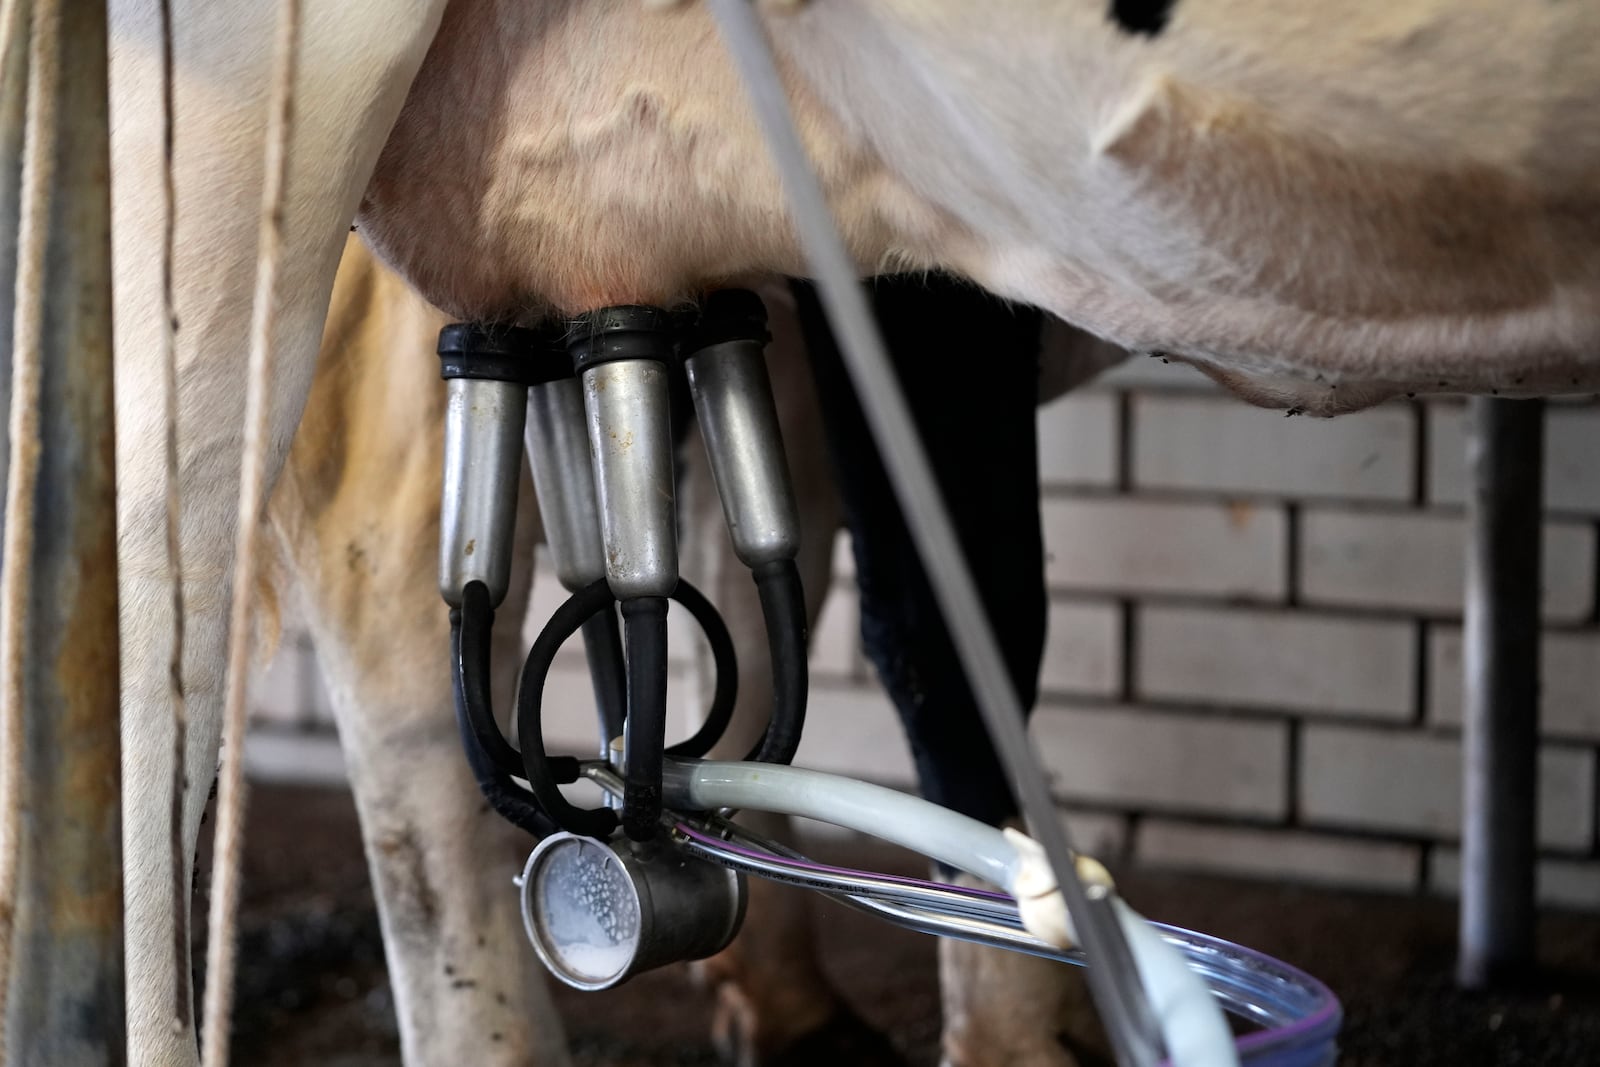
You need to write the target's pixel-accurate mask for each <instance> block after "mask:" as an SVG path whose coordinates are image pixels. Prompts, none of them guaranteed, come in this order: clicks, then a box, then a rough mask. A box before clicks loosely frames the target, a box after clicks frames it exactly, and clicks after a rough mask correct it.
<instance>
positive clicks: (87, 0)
mask: <svg viewBox="0 0 1600 1067" xmlns="http://www.w3.org/2000/svg"><path fill="white" fill-rule="evenodd" d="M59 6H60V23H59V28H58V30H57V32H56V34H55V40H56V53H55V59H56V64H55V66H56V74H57V77H56V78H55V79H53V84H51V83H49V82H44V83H42V84H41V83H40V82H39V81H36V82H35V85H36V86H37V87H38V88H39V89H40V90H42V91H43V92H45V93H49V94H52V95H53V97H54V99H55V101H56V104H55V108H54V116H53V117H54V123H53V127H52V130H51V134H50V135H49V136H44V135H43V131H41V137H40V141H42V142H43V143H46V144H53V149H54V179H53V184H52V186H51V195H50V197H49V202H48V236H47V246H46V250H45V258H44V268H45V269H44V274H43V286H42V289H43V304H44V306H43V309H42V311H43V317H42V322H43V330H42V333H41V335H40V337H41V339H40V350H39V358H40V364H41V380H40V398H39V422H40V433H39V445H40V454H39V468H38V482H37V490H36V492H35V494H34V497H33V501H32V504H33V506H32V509H31V510H32V513H33V515H32V518H33V521H34V524H35V526H34V536H33V544H32V549H31V552H29V553H28V554H27V555H26V556H25V557H18V558H15V559H8V560H6V561H5V564H6V567H7V569H8V570H9V571H12V572H13V573H9V574H8V575H7V581H8V583H9V582H25V583H26V588H27V596H28V603H27V610H26V619H25V621H24V624H23V628H24V637H23V640H24V642H25V645H24V662H23V665H22V673H21V679H22V685H23V693H24V699H23V703H22V706H21V708H20V709H11V710H12V711H13V712H18V711H20V713H21V715H22V716H23V722H22V729H23V746H22V748H23V750H22V760H23V775H22V779H23V780H22V782H21V787H22V803H23V811H24V813H25V816H24V819H23V823H22V835H21V839H20V853H19V880H18V889H17V899H16V901H15V908H16V911H15V924H16V926H15V941H14V948H13V956H12V960H11V976H10V978H11V981H10V997H9V1001H8V1003H7V1004H6V1005H5V1011H6V1018H7V1042H6V1049H5V1052H6V1058H7V1059H8V1061H9V1062H11V1063H15V1064H51V1065H56V1064H60V1065H72V1067H77V1065H89V1064H95V1065H98V1064H108V1065H109V1064H121V1063H123V1062H125V1059H126V1041H125V1037H124V1018H123V1011H124V1008H123V955H122V952H123V948H122V946H123V937H122V836H121V813H120V794H121V770H120V752H119V747H118V703H119V692H118V671H117V662H118V644H117V542H116V513H115V492H116V486H115V456H114V450H113V416H112V381H111V374H112V362H111V275H110V262H111V221H110V214H111V212H110V182H109V177H110V158H109V156H110V153H109V128H108V121H107V77H106V63H107V56H106V5H105V3H104V0H62V2H61V3H60V5H59ZM9 355H10V345H8V346H7V356H8V357H9Z"/></svg>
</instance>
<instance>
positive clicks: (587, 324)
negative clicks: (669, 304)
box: [566, 304, 677, 374]
mask: <svg viewBox="0 0 1600 1067" xmlns="http://www.w3.org/2000/svg"><path fill="white" fill-rule="evenodd" d="M676 335H677V330H676V327H675V322H674V316H673V315H672V313H671V312H669V311H666V310H665V309H663V308H658V307H648V306H646V305H644V304H619V305H618V306H616V307H608V308H600V309H599V310H597V311H590V312H588V313H586V314H583V315H579V316H578V317H577V318H575V319H573V320H572V321H571V322H570V323H569V324H568V325H567V333H566V348H567V355H568V357H569V358H570V359H571V361H572V370H573V371H574V372H575V373H577V374H582V373H583V372H584V371H585V370H587V369H588V368H590V367H597V366H599V365H600V364H602V363H610V362H613V361H614V360H620V359H653V360H656V361H657V362H660V363H668V362H671V360H672V356H673V349H674V340H675V338H676Z"/></svg>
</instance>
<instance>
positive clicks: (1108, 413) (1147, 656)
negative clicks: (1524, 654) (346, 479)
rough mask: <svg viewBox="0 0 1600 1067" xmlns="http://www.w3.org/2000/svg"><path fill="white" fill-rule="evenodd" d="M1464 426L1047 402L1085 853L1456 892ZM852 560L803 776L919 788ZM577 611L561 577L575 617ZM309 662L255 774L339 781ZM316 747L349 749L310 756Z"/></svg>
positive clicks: (1570, 491) (1592, 506) (1544, 866)
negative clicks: (870, 654) (865, 645)
mask: <svg viewBox="0 0 1600 1067" xmlns="http://www.w3.org/2000/svg"><path fill="white" fill-rule="evenodd" d="M1549 411H1550V413H1549V427H1548V434H1547V438H1548V457H1547V466H1548V474H1547V480H1546V495H1547V500H1548V505H1549V510H1550V515H1549V516H1548V518H1547V524H1546V532H1545V565H1544V611H1545V618H1546V623H1547V625H1548V626H1549V627H1550V628H1549V629H1548V630H1547V632H1546V638H1545V645H1544V652H1543V664H1544V679H1543V688H1542V694H1541V701H1540V715H1541V725H1542V732H1543V735H1544V737H1545V738H1546V744H1545V747H1544V749H1543V751H1542V753H1541V758H1540V771H1541V781H1540V807H1539V840H1540V843H1541V846H1542V848H1543V850H1544V852H1543V855H1542V856H1541V859H1540V867H1539V886H1540V895H1541V899H1543V900H1544V901H1546V902H1547V903H1549V904H1551V905H1556V906H1562V907H1580V908H1588V909H1600V849H1597V847H1596V842H1597V826H1596V821H1597V812H1596V781H1597V768H1596V763H1597V760H1596V750H1597V748H1600V621H1597V618H1596V615H1597V613H1596V604H1595V589H1596V585H1597V576H1596V554H1597V551H1600V548H1597V544H1596V526H1597V524H1600V464H1596V463H1595V462H1594V456H1595V455H1596V452H1597V445H1600V406H1595V405H1594V404H1557V405H1552V406H1551V407H1550V409H1549ZM1461 412H1462V408H1461V405H1460V404H1459V403H1454V402H1450V401H1438V402H1433V401H1430V402H1428V403H1426V404H1424V403H1420V402H1419V403H1415V404H1405V403H1402V404H1393V405H1387V406H1385V407H1382V408H1380V409H1377V410H1375V411H1372V412H1368V413H1366V414H1363V415H1358V416H1352V417H1347V418H1341V419H1336V420H1332V421H1322V420H1312V419H1303V418H1300V419H1286V418H1283V417H1282V416H1281V415H1279V414H1276V413H1272V412H1262V411H1258V410H1255V409H1252V408H1250V407H1248V406H1246V405H1243V404H1240V403H1238V402H1236V401H1233V400H1231V399H1228V398H1225V397H1223V396H1222V394H1221V393H1220V392H1219V391H1218V390H1217V389H1216V388H1215V387H1214V386H1212V385H1211V384H1210V383H1209V382H1208V381H1207V380H1206V379H1204V378H1203V377H1201V376H1200V375H1198V374H1197V373H1196V372H1194V371H1193V370H1191V369H1189V368H1186V367H1182V366H1180V365H1177V364H1172V365H1168V364H1163V363H1161V362H1160V361H1159V360H1153V359H1135V360H1131V361H1129V362H1128V363H1125V364H1124V365H1122V366H1121V367H1119V368H1117V369H1116V370H1113V371H1111V372H1110V373H1108V374H1106V375H1103V376H1102V377H1101V378H1100V379H1098V380H1097V381H1096V382H1095V383H1093V384H1092V385H1090V386H1089V387H1087V388H1086V389H1084V390H1082V391H1080V392H1078V393H1076V394H1073V395H1070V396H1068V397H1066V398H1064V399H1062V400H1060V401H1057V402H1056V403H1053V404H1051V405H1050V406H1048V407H1046V408H1044V409H1042V410H1041V411H1040V413H1039V434H1040V441H1041V461H1040V469H1041V471H1042V477H1043V479H1044V482H1045V500H1044V504H1043V516H1042V517H1043V524H1044V530H1045V540H1046V546H1047V552H1048V554H1049V560H1048V564H1047V568H1046V578H1047V582H1048V584H1049V587H1050V591H1051V602H1050V632H1049V639H1048V646H1047V649H1046V653H1045V657H1044V665H1043V670H1042V675H1041V688H1042V692H1043V693H1044V697H1043V699H1042V702H1041V707H1040V708H1039V710H1038V711H1037V713H1036V715H1035V721H1034V726H1033V737H1034V739H1035V741H1036V744H1037V746H1038V750H1039V752H1040V754H1041V756H1042V757H1043V759H1044V760H1045V762H1046V763H1047V765H1048V766H1049V768H1050V771H1051V776H1052V782H1053V785H1054V788H1055V790H1056V793H1057V795H1058V797H1059V798H1060V799H1061V801H1062V803H1063V804H1064V808H1063V811H1064V816H1063V817H1064V818H1066V819H1067V820H1068V822H1069V824H1070V825H1071V826H1072V828H1073V830H1074V833H1075V835H1076V837H1077V839H1078V840H1079V842H1080V844H1081V845H1083V846H1084V847H1088V848H1090V849H1092V850H1094V851H1097V852H1099V853H1101V854H1103V855H1106V856H1109V857H1117V856H1122V857H1125V858H1129V859H1131V860H1133V861H1135V862H1139V863H1144V864H1149V865H1153V866H1165V867H1173V868H1182V869H1188V870H1199V871H1206V872H1214V873H1234V874H1243V875H1246V876H1251V877H1261V878H1271V879H1288V880H1298V881H1307V882H1316V883H1320V884H1330V885H1347V886H1353V887H1358V888H1362V889H1380V890H1394V891H1402V892H1424V891H1428V892H1452V891H1453V890H1454V886H1455V885H1456V884H1457V882H1458V880H1459V871H1458V867H1459V858H1458V856H1457V854H1456V851H1455V844H1454V842H1455V839H1456V837H1457V835H1458V833H1459V824H1460V815H1459V811H1460V797H1459V792H1460V787H1459V781H1460V771H1459V756H1460V741H1459V734H1458V731H1459V720H1460V704H1461V696H1460V694H1461V683H1460V655H1461V653H1460V628H1459V625H1458V622H1457V620H1458V618H1459V613H1460V603H1461V588H1462V577H1461V576H1462V568H1463V562H1462V560H1463V552H1462V544H1463V540H1462V539H1463V537H1464V534H1465V531H1464V528H1463V522H1464V520H1463V517H1462V508H1461V503H1462V500H1463V494H1464V491H1465V488H1464V487H1465V481H1464V464H1463V462H1462V454H1463V450H1464V444H1463V442H1462V440H1461V430H1462V418H1461ZM1419 446H1420V447H1422V448H1423V449H1424V450H1425V452H1424V454H1420V455H1419V454H1418V448H1419ZM1124 447H1127V448H1128V450H1129V451H1128V454H1126V455H1123V454H1121V452H1120V450H1121V449H1122V448H1124ZM834 561H835V576H834V581H835V588H834V596H833V600H832V601H831V602H830V604H829V606H828V608H827V610H826V611H825V613H824V615H823V617H822V619H821V620H820V622H819V624H818V626H817V628H816V633H815V635H814V647H813V672H814V673H813V678H814V681H813V686H812V703H811V710H810V727H809V729H808V731H807V735H806V739H805V742H804V744H803V745H802V748H801V757H800V758H801V761H802V762H805V763H808V764H810V765H813V766H818V767H823V768H826V769H829V770H835V771H838V772H840V773H846V774H852V775H859V776H862V777H866V778H870V779H873V780H876V781H881V782H885V783H888V784H892V785H895V786H897V787H909V786H910V785H911V783H912V780H913V772H912V765H911V761H910V758H909V756H908V754H907V751H906V746H905V742H904V739H903V737H902V736H901V732H900V728H899V723H898V721H897V719H896V717H895V715H894V713H893V710H892V708H891V707H890V706H889V703H888V701H887V699H886V698H885V697H884V696H883V694H882V692H881V690H880V689H879V688H878V686H877V682H876V679H875V678H874V676H873V672H872V671H871V669H870V668H869V667H868V666H867V664H866V663H865V662H864V661H863V659H862V657H861V652H860V647H859V644H860V640H859V634H858V625H857V622H858V621H857V618H856V611H857V607H856V603H855V599H854V594H853V585H852V578H853V561H852V559H851V553H850V546H849V542H848V539H847V538H845V537H844V536H843V535H841V536H840V538H839V540H838V542H837V544H836V546H835V553H834ZM557 596H558V592H557V590H555V588H554V583H549V582H545V583H541V586H540V590H539V593H538V597H539V603H540V605H541V606H542V607H543V608H544V610H545V613H546V614H547V613H548V611H549V610H550V609H552V608H553V606H554V603H555V601H556V598H557ZM442 610H443V609H442V607H441V611H442ZM673 636H674V647H675V655H674V657H673V663H674V667H673V670H674V673H673V680H672V684H673V691H674V697H673V700H674V707H675V709H676V711H675V715H676V716H677V717H678V718H677V720H676V721H678V722H679V724H680V726H685V727H686V725H687V722H688V719H689V717H690V716H691V714H692V713H693V709H696V708H698V707H699V706H700V702H701V700H702V699H703V694H702V693H701V691H700V689H699V687H698V681H697V679H695V678H694V676H693V674H692V672H691V671H690V669H689V668H690V664H689V662H688V657H687V655H686V649H687V648H688V640H689V639H688V638H686V637H685V636H683V630H682V628H680V627H678V626H676V625H675V626H674V629H673ZM530 639H531V635H530ZM284 649H285V650H284V653H283V655H282V656H280V658H279V660H278V662H277V663H275V665H274V666H273V668H272V670H271V672H270V673H269V674H268V675H266V676H265V677H263V678H262V679H261V681H260V683H259V684H258V686H257V688H256V690H255V695H256V703H257V709H258V713H259V714H258V722H259V728H260V730H261V731H262V736H261V738H260V739H259V740H258V741H257V742H255V743H253V744H252V748H251V756H252V762H251V767H252V770H253V772H254V773H258V774H261V775H265V776H278V777H282V776H289V777H295V776H299V777H305V776H307V775H310V776H312V777H319V778H327V777H329V776H333V775H336V774H337V773H338V759H337V753H336V751H335V750H334V749H333V748H332V747H331V744H330V742H328V741H327V740H326V738H327V735H328V724H329V722H330V715H329V712H328V706H327V698H326V696H325V695H324V694H323V693H322V691H321V689H320V686H318V684H317V679H316V675H315V670H316V668H315V663H314V659H313V658H312V656H311V653H310V651H309V648H308V646H307V645H306V643H305V641H304V640H303V638H298V637H295V636H294V635H292V634H291V635H290V636H289V637H288V638H286V640H285V645H284ZM551 685H552V687H553V689H552V691H553V692H555V693H557V694H558V695H559V697H560V699H559V700H556V701H553V702H552V705H551V706H552V711H551V713H550V719H551V723H550V731H549V732H550V737H551V740H552V745H553V746H559V747H562V748H565V749H567V750H570V751H581V750H586V749H587V747H588V745H589V744H590V741H589V738H590V737H591V736H592V732H593V727H592V725H591V723H592V715H593V711H592V698H591V697H590V696H589V693H588V679H587V675H586V673H585V671H584V669H583V666H582V659H581V655H580V654H577V653H576V652H574V653H571V654H568V655H565V656H563V657H562V659H561V661H560V663H559V665H558V668H557V670H556V671H555V672H553V674H552V679H551ZM308 729H311V730H320V731H321V733H320V734H318V735H317V736H318V737H320V738H322V740H320V741H319V742H317V743H316V744H313V745H311V746H310V747H309V748H307V749H306V750H305V751H304V752H302V751H301V747H298V746H305V745H306V742H305V741H304V738H305V737H306V736H307V735H306V733H305V731H306V730H308Z"/></svg>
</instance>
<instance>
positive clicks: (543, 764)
mask: <svg viewBox="0 0 1600 1067" xmlns="http://www.w3.org/2000/svg"><path fill="white" fill-rule="evenodd" d="M611 604H612V596H611V589H610V587H609V586H607V585H606V582H605V579H603V578H602V579H600V580H599V581H597V582H593V583H591V584H589V585H587V586H584V587H583V588H582V589H580V590H578V591H577V592H576V593H573V594H572V595H571V596H570V597H568V598H567V600H566V602H565V603H563V604H562V605H561V606H560V607H559V608H557V609H556V611H555V614H554V615H552V616H551V617H550V621H549V622H548V623H546V624H545V627H544V629H543V630H541V631H540V632H539V637H538V639H537V640H536V641H534V643H533V648H531V649H529V650H528V658H527V661H526V662H525V663H524V664H523V665H522V682H521V685H519V686H518V689H517V737H518V739H519V740H520V741H521V742H522V766H523V770H524V772H525V776H526V777H527V779H528V785H529V787H530V788H531V789H532V790H533V795H534V798H535V799H536V800H538V802H539V806H540V807H541V808H543V809H544V810H545V811H546V812H548V813H549V815H550V817H551V818H552V819H554V820H555V822H556V823H557V824H558V825H560V827H561V828H562V829H563V830H568V831H570V832H572V833H575V834H582V835H584V836H586V837H596V838H600V839H601V840H604V839H605V838H607V837H609V836H611V831H613V830H615V829H616V827H617V813H616V812H614V811H612V810H611V809H609V808H587V809H586V808H579V807H576V806H575V805H573V804H570V803H568V802H567V798H566V797H564V796H562V795H561V790H560V789H558V788H557V784H558V783H557V779H556V775H555V772H554V770H553V768H552V766H551V761H550V759H549V758H548V756H547V755H546V754H545V749H544V723H543V721H542V717H541V705H542V704H543V702H544V686H545V682H546V680H547V679H548V678H549V676H550V665H551V664H552V663H554V662H555V658H556V653H557V652H558V651H560V649H561V646H562V645H563V644H564V643H565V642H566V640H567V639H568V638H569V637H571V636H572V635H573V634H575V633H577V632H578V630H579V628H580V627H581V626H582V625H583V624H584V622H585V621H586V620H587V619H589V618H590V617H592V616H594V615H596V614H598V613H599V612H600V611H602V610H606V611H609V610H610V609H611Z"/></svg>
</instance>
